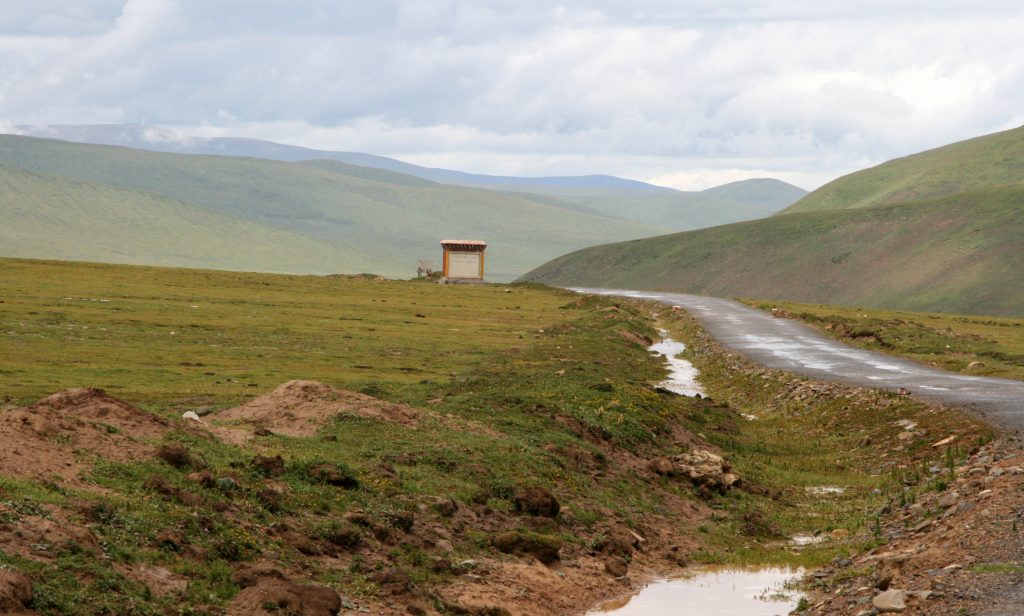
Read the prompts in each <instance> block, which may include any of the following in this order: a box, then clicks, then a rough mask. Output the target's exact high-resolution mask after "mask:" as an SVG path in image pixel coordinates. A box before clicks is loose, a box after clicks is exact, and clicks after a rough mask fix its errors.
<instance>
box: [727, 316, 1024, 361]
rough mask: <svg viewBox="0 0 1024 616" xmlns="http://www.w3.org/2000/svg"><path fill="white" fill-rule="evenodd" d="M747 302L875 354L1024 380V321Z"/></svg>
mask: <svg viewBox="0 0 1024 616" xmlns="http://www.w3.org/2000/svg"><path fill="white" fill-rule="evenodd" d="M746 303H748V304H750V305H751V306H754V307H756V308H760V309H762V310H768V311H770V310H771V309H772V308H778V309H781V310H782V311H784V312H783V315H784V316H786V317H790V318H796V319H799V320H801V321H803V322H805V323H807V324H809V325H811V326H813V327H815V328H816V329H818V330H819V331H821V332H822V333H824V334H825V335H828V336H831V337H832V338H835V339H837V340H842V341H843V342H846V343H848V344H852V345H854V346H858V347H860V348H863V349H870V350H872V351H881V352H883V353H889V354H891V355H898V356H900V357H907V358H909V359H913V360H915V361H918V362H921V363H923V364H927V365H929V366H933V367H936V368H942V369H944V370H951V371H954V372H963V373H965V374H973V375H980V376H995V377H1001V378H1005V379H1017V380H1024V320H1022V319H1008V318H1002V317H979V316H974V315H955V314H941V313H925V312H902V311H895V310H879V309H877V308H860V307H858V308H850V307H843V306H826V305H817V304H796V303H792V302H764V301H756V300H746Z"/></svg>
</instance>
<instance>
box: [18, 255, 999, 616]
mask: <svg viewBox="0 0 1024 616" xmlns="http://www.w3.org/2000/svg"><path fill="white" fill-rule="evenodd" d="M0 301H2V303H0V326H2V328H0V331H2V336H0V357H3V358H4V359H3V363H2V364H0V396H3V398H2V400H3V408H4V409H5V411H3V412H14V408H15V407H16V406H18V405H22V404H25V403H28V402H31V401H33V400H35V399H38V398H41V397H43V396H46V395H49V394H51V393H54V392H56V391H58V390H60V389H62V388H67V387H83V386H89V387H101V388H104V389H105V390H107V391H108V392H109V393H111V394H112V395H115V396H117V397H119V398H122V399H124V400H127V401H130V402H132V403H135V404H137V405H139V406H140V407H141V408H142V409H143V410H144V411H145V412H147V413H151V414H153V415H155V416H157V417H160V418H163V419H164V420H166V421H167V422H169V423H168V425H169V428H168V431H167V433H166V434H165V436H164V437H163V438H162V439H157V440H150V441H145V442H144V444H146V445H149V446H152V447H153V448H154V449H155V448H157V447H159V446H161V445H178V446H181V447H184V448H185V449H186V450H187V451H188V452H189V456H190V459H191V461H190V462H188V463H187V464H185V465H184V466H183V467H175V466H172V465H170V464H168V463H166V462H164V461H163V460H161V459H158V458H157V457H153V458H140V459H135V460H130V461H123V460H122V461H117V460H114V459H110V458H107V457H105V456H104V455H102V452H95V451H88V450H84V449H73V452H74V456H75V460H76V463H77V464H81V465H82V466H83V468H84V469H85V470H84V471H83V479H82V481H83V483H82V484H81V485H76V486H69V485H66V484H64V483H62V482H61V481H59V480H57V479H54V480H44V481H36V480H29V479H25V478H22V477H17V476H6V475H5V476H3V477H2V478H0V488H2V493H0V494H2V498H0V510H2V512H3V516H4V520H5V522H6V523H7V524H11V525H13V526H12V527H14V528H21V526H19V525H30V524H38V523H40V520H48V519H61V520H66V521H67V522H66V524H70V525H72V526H75V525H77V526H81V527H85V528H88V529H89V532H90V533H92V534H93V535H94V536H95V537H96V541H97V544H98V546H100V548H99V549H100V552H94V551H91V550H89V549H85V548H83V546H82V545H80V544H77V543H75V542H70V543H65V544H62V545H42V544H40V545H37V546H35V547H33V548H32V550H34V551H30V552H25V551H23V550H18V549H14V548H8V547H0V563H2V564H3V565H4V566H6V567H10V568H13V569H17V570H20V571H23V572H25V573H26V574H27V575H29V576H30V577H31V578H32V579H33V581H34V583H35V595H34V597H35V598H34V599H33V604H32V606H33V608H34V609H36V610H37V611H39V612H40V613H43V614H108V613H118V614H156V613H163V612H164V611H165V610H167V609H172V608H173V609H176V610H178V611H181V612H182V613H195V614H198V613H210V612H217V611H218V610H221V609H223V607H224V606H225V605H226V604H227V603H228V602H230V600H231V599H232V597H233V596H234V595H235V594H236V593H238V592H239V590H240V589H239V586H238V585H237V582H236V581H235V580H233V578H232V575H233V572H234V571H235V570H236V569H237V568H238V567H240V566H242V565H244V564H245V563H252V562H255V561H257V560H259V559H260V558H263V557H264V555H266V554H271V553H272V554H274V555H275V557H276V558H277V559H278V565H279V566H281V567H282V568H284V569H285V570H288V571H292V572H299V571H301V572H302V573H301V575H302V579H304V580H307V581H315V582H319V583H322V584H327V585H330V586H331V587H333V588H335V589H337V590H338V591H339V592H340V593H342V595H343V596H344V597H345V600H346V601H349V602H350V603H351V604H353V605H359V606H368V607H367V609H371V610H372V609H373V608H374V606H379V605H382V604H383V603H386V602H388V601H393V599H392V598H389V597H391V595H388V594H387V592H388V591H387V590H386V589H385V588H384V586H383V582H382V581H381V578H380V577H379V574H380V573H381V572H382V571H388V570H391V569H395V568H398V569H401V570H402V571H404V572H406V574H407V575H409V576H410V579H411V580H412V582H413V584H414V585H415V587H416V588H418V589H421V590H420V591H421V592H423V593H425V595H424V596H426V597H433V598H432V599H430V600H431V601H432V602H434V605H435V607H436V608H438V609H441V610H449V611H450V609H449V607H446V606H445V604H444V603H443V602H441V601H440V600H439V599H437V598H436V597H437V595H435V594H433V591H434V590H436V589H441V588H444V587H445V585H447V584H450V583H452V582H453V581H454V580H455V579H456V578H457V577H458V576H459V575H461V574H462V573H465V572H464V571H461V570H459V569H458V568H457V567H456V568H452V567H450V566H449V567H441V568H438V566H437V562H438V561H437V559H438V558H441V559H443V560H444V561H445V562H449V563H458V562H462V561H463V560H465V559H474V560H481V559H482V560H483V561H487V560H488V559H509V558H514V557H511V556H505V555H502V554H500V553H498V552H497V551H496V550H495V548H494V547H492V543H493V538H494V534H495V533H496V532H498V531H509V532H517V533H525V535H524V536H530V537H539V539H538V541H540V540H542V541H544V542H553V543H554V544H558V543H560V544H561V545H562V554H563V557H564V558H566V559H576V558H583V557H586V555H587V554H592V553H595V552H596V551H597V550H599V549H601V548H600V546H602V545H604V544H605V542H606V540H607V537H608V536H609V533H612V532H614V530H615V529H618V528H629V529H633V530H635V531H636V532H639V533H642V534H648V535H649V536H650V537H651V543H650V544H649V545H648V546H647V547H646V548H645V550H646V551H645V554H647V556H646V557H649V558H658V556H657V555H659V554H662V553H663V551H664V550H667V549H668V546H669V544H670V543H671V542H674V541H679V542H680V543H681V544H682V545H686V546H689V547H688V548H686V554H685V555H683V556H684V559H683V560H684V561H686V562H708V563H789V564H796V565H805V566H809V565H816V564H820V563H823V562H826V561H828V560H830V559H832V558H833V557H835V556H836V555H837V554H845V553H848V552H849V551H850V550H851V549H863V548H864V547H865V546H871V545H874V544H875V542H876V541H877V537H876V536H875V535H874V534H873V532H872V524H873V522H874V518H873V513H872V512H874V511H876V510H877V507H878V506H880V505H881V504H882V503H883V502H884V501H885V500H886V499H887V498H895V497H896V495H897V494H903V486H902V482H901V481H900V480H899V477H898V476H897V475H896V474H894V470H893V469H894V468H895V467H896V466H899V465H902V466H903V467H904V470H902V471H900V472H911V471H907V470H906V469H907V468H910V469H914V468H917V467H918V466H919V465H923V464H930V463H935V462H936V461H941V460H940V459H939V458H938V456H942V455H955V456H959V455H961V453H962V452H960V451H959V450H956V451H951V452H948V453H947V452H935V451H933V450H932V448H931V447H930V445H929V442H928V441H927V439H923V440H920V442H917V441H915V442H911V443H907V444H906V445H907V447H906V449H903V448H901V450H900V451H898V452H897V451H892V452H890V451H887V450H885V451H881V450H875V449H872V448H859V449H858V447H859V445H858V444H859V443H862V442H863V441H864V439H865V438H866V437H867V438H870V439H871V440H872V442H874V443H885V442H887V439H890V438H891V437H892V436H893V434H894V433H895V431H896V430H897V429H898V428H896V427H895V426H894V425H893V421H894V420H895V419H897V418H904V417H910V418H913V419H916V420H918V421H919V422H920V423H921V425H922V426H923V427H925V428H927V429H928V431H929V433H939V432H945V431H947V430H951V429H954V427H955V429H956V430H958V433H959V434H961V441H960V442H963V443H965V444H969V443H971V442H973V439H976V438H985V436H986V434H987V432H986V430H985V429H984V428H982V427H980V426H977V425H976V424H973V423H971V422H969V421H968V422H965V420H964V419H963V418H962V417H959V416H956V415H954V414H951V413H948V412H931V411H930V410H929V409H928V408H927V407H924V406H923V405H921V404H918V403H916V402H912V401H909V400H893V399H891V398H890V396H889V395H888V394H884V393H882V392H862V393H856V392H846V391H844V392H843V393H842V395H816V396H813V397H807V398H803V397H797V396H795V395H792V394H793V391H794V390H793V388H794V387H797V388H806V387H808V386H809V384H808V383H806V382H803V381H802V380H800V379H795V378H794V377H792V376H790V375H786V374H783V373H774V372H771V373H766V372H764V371H762V370H760V369H758V368H756V367H755V366H752V365H749V364H746V363H745V362H742V361H740V360H739V359H737V358H735V357H733V356H731V355H729V354H727V353H724V352H723V351H722V350H721V349H719V348H717V347H716V346H715V345H714V343H713V342H712V341H710V340H708V339H707V338H706V337H705V336H704V334H703V333H702V332H701V331H700V328H699V327H698V326H697V325H696V323H695V322H694V321H692V320H691V319H689V318H688V317H686V316H685V315H674V314H669V311H665V310H663V308H661V307H659V306H656V305H653V304H645V303H637V302H625V301H615V300H613V299H611V298H587V297H582V296H578V295H574V294H571V293H567V292H564V291H560V290H554V289H550V288H546V287H542V286H539V285H482V286H441V285H436V284H432V283H426V282H414V281H392V280H383V279H378V278H374V277H363V276H359V277H331V276H326V277H313V276H287V275H270V274H252V273H233V272H220V271H203V270H178V269H162V268H151V267H133V266H113V265H103V264H89V263H68V262H52V261H28V260H3V261H0ZM656 327H663V328H666V329H668V330H669V331H670V332H671V333H672V335H673V336H674V337H676V338H678V339H681V340H684V341H686V342H687V344H688V345H689V349H688V351H687V355H688V357H689V358H690V359H691V360H692V361H693V362H694V363H695V365H696V366H697V367H698V368H699V369H700V370H701V373H702V377H701V378H702V383H703V384H704V386H705V388H706V389H707V391H708V393H709V395H710V397H709V398H705V399H694V398H685V397H679V396H674V395H668V394H664V393H660V392H658V391H657V390H656V389H655V387H654V386H655V385H656V384H657V383H658V382H659V381H660V380H661V379H662V378H664V375H665V371H664V367H663V364H662V360H661V358H660V357H657V356H652V355H651V354H649V353H648V352H647V351H646V349H645V348H644V345H642V344H638V343H637V342H636V340H638V339H640V338H641V337H642V336H649V337H653V336H656V333H655V328H656ZM295 378H302V379H313V380H319V381H322V382H324V383H326V384H329V385H333V386H337V387H342V388H346V389H352V390H356V391H358V392H362V393H365V394H369V395H372V396H375V397H378V398H382V399H384V400H386V401H389V402H394V403H401V404H407V405H410V406H412V407H415V408H416V409H419V412H420V413H421V415H420V420H419V423H418V425H417V426H415V427H414V428H410V427H405V426H402V425H399V424H395V423H391V422H387V421H382V420H377V419H372V418H365V417H359V416H355V415H349V414H344V413H342V414H339V415H337V416H336V417H333V418H331V419H330V420H329V421H328V422H327V423H326V424H324V425H323V426H322V427H321V428H320V430H319V431H318V433H317V434H316V435H315V436H311V437H288V436H283V435H278V434H273V433H269V434H264V435H261V436H256V437H254V438H253V439H252V440H251V441H249V442H248V443H247V444H245V445H241V446H239V445H231V444H228V443H224V442H221V441H220V440H218V439H216V438H213V437H212V436H209V435H206V434H205V433H204V432H203V431H201V430H200V431H197V430H196V429H194V427H191V426H192V424H190V423H189V422H188V420H183V419H180V415H181V413H182V412H184V411H186V410H194V409H197V408H200V407H204V406H207V407H213V409H214V411H213V412H212V414H210V415H206V416H205V417H204V419H205V420H206V421H208V422H213V423H214V424H217V422H218V419H217V412H216V409H221V408H225V407H229V406H233V405H236V404H238V403H240V402H243V401H246V400H248V399H250V398H254V397H256V396H258V395H262V394H265V393H268V392H270V391H271V390H273V389H274V388H275V387H276V386H277V385H279V384H281V383H283V382H285V381H287V380H289V379H295ZM748 414H749V415H755V416H756V417H757V419H756V420H748V419H746V418H745V416H744V415H748ZM0 417H2V415H0ZM61 438H62V437H58V440H57V441H55V443H56V444H57V445H60V446H67V447H68V448H73V447H74V444H73V442H65V440H60V439H61ZM708 444H710V445H711V446H713V447H715V448H717V449H718V450H719V451H721V452H722V453H723V455H725V456H726V457H727V458H728V459H729V460H730V461H731V462H732V463H733V464H734V466H735V468H736V470H737V472H739V473H740V474H741V476H742V477H743V478H744V484H743V485H744V487H743V488H742V489H734V490H731V491H729V492H727V493H725V494H717V493H702V492H701V491H700V490H698V489H695V487H694V486H693V485H691V484H690V482H689V481H687V480H685V479H668V478H662V477H658V476H656V475H654V474H653V472H651V471H650V470H648V468H647V461H648V460H650V459H651V458H654V457H657V456H662V455H672V454H677V453H683V452H685V451H688V450H690V449H691V448H695V447H701V446H703V447H706V446H708ZM836 451H854V452H856V453H855V454H854V455H844V456H841V457H837V456H835V455H834V452H836ZM881 453H884V454H885V455H884V456H882V455H881ZM255 455H263V456H276V455H280V456H281V457H282V459H283V460H284V470H283V474H281V475H280V476H278V477H276V478H271V477H267V476H266V475H265V474H264V473H263V472H262V471H261V470H260V469H259V468H258V467H255V466H253V464H252V461H253V457H254V456H255ZM324 463H328V464H331V465H333V468H335V469H337V472H339V473H342V474H344V475H345V476H346V477H350V478H352V479H353V480H354V482H357V483H358V485H349V486H348V487H346V488H344V489H341V488H338V487H335V486H332V485H328V484H325V483H324V482H323V481H322V480H318V479H317V478H316V476H315V475H313V474H311V471H310V469H313V468H315V467H316V466H317V465H321V464H324ZM197 471H203V472H206V473H209V474H210V476H211V478H212V479H213V480H212V481H211V482H207V483H206V484H202V483H197V482H196V480H195V479H194V473H195V472H197ZM154 476H159V477H162V478H163V481H164V482H165V483H160V482H159V481H158V482H157V483H156V484H154V482H153V477H154ZM523 485H533V486H541V487H544V488H547V489H550V490H551V491H552V492H553V493H554V494H555V495H556V496H557V498H558V500H559V501H560V503H561V505H562V511H561V513H559V514H558V516H557V517H556V518H554V519H552V520H539V521H538V520H531V519H526V518H524V517H523V516H520V515H517V514H516V512H515V508H514V505H513V495H514V494H515V490H516V488H517V487H519V486H523ZM154 486H155V487H154ZM268 486H278V488H275V489H281V490H282V492H281V494H282V495H281V496H280V498H279V499H277V500H274V501H268V500H267V498H266V491H267V489H268ZM815 486H842V487H844V488H845V489H846V491H845V492H844V493H843V494H841V495H837V496H830V497H825V498H822V497H820V496H817V495H815V494H813V493H811V492H808V490H807V489H806V488H808V487H815ZM876 489H877V490H880V492H875V490H876ZM445 499H453V501H454V503H455V507H456V508H457V510H458V511H473V512H474V514H473V516H470V517H466V516H463V517H461V518H459V517H458V516H456V518H449V517H445V515H444V514H443V513H438V510H437V509H435V506H436V505H437V504H438V503H439V502H441V501H444V500H445ZM353 515H354V516H355V517H352V516H353ZM460 515H461V514H460ZM410 516H411V517H410ZM412 519H414V520H415V523H414V524H413V525H412V526H411V528H410V527H409V522H408V521H409V520H412ZM454 519H460V520H462V522H461V523H459V524H456V523H455V522H453V520H454ZM352 520H356V521H355V522H353V521H352ZM474 520H476V521H474ZM437 528H442V529H445V532H446V533H448V536H449V537H450V539H449V540H448V541H449V542H450V544H451V549H450V551H447V552H442V551H440V549H439V548H432V547H430V546H431V545H435V542H436V540H437V537H434V535H432V534H430V533H434V532H437V531H436V530H435V529H437ZM282 529H284V530H282ZM652 529H658V531H657V533H652V532H651V531H652ZM836 529H843V532H845V533H848V534H849V537H848V538H846V537H845V536H844V538H842V539H840V540H835V541H826V542H824V543H821V544H819V545H817V546H813V547H810V548H807V549H803V550H796V549H793V548H792V547H791V546H790V545H789V544H788V543H787V538H788V537H789V536H790V535H792V534H794V533H797V532H812V533H813V532H818V533H826V534H827V533H829V532H830V531H832V530H836ZM169 530H171V531H173V532H174V533H176V534H174V535H173V541H170V540H169V539H168V535H167V534H166V533H167V532H168V531H169ZM339 537H343V538H344V540H345V541H351V542H356V543H357V544H358V546H359V547H358V548H352V547H351V546H349V547H345V548H344V549H340V553H339V555H338V556H337V557H332V558H336V559H335V560H324V559H323V558H316V559H311V558H310V556H309V555H308V552H309V550H310V548H309V547H308V545H309V543H310V542H313V543H314V544H316V545H323V544H325V542H328V541H331V540H335V541H341V539H338V538H339ZM655 537H661V538H660V539H655ZM427 539H430V541H429V542H428V541H427ZM169 541H170V542H169ZM346 545H348V544H346ZM182 546H185V547H182ZM303 550H305V551H303ZM673 558H675V557H673ZM673 562H674V561H673ZM331 563H333V564H331ZM660 566H661V567H663V568H671V566H676V567H677V566H678V565H671V566H670V565H669V564H668V561H666V562H664V563H663V564H662V565H660ZM152 567H158V568H161V569H165V570H167V571H169V572H170V575H172V576H173V577H174V578H175V579H179V580H182V583H183V589H182V591H181V592H180V594H179V595H176V596H162V595H156V594H153V593H152V592H151V591H150V590H149V589H148V587H147V586H146V585H145V584H143V583H142V582H140V581H139V580H138V579H137V578H136V577H133V575H132V572H133V571H136V570H139V569H140V568H152ZM293 574H294V575H298V574H297V573H293ZM420 591H418V592H420ZM382 602H383V603H382ZM581 607H585V606H581Z"/></svg>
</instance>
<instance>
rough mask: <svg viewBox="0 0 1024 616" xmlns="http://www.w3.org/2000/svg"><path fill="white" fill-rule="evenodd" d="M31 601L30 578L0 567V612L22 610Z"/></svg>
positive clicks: (8, 612)
mask: <svg viewBox="0 0 1024 616" xmlns="http://www.w3.org/2000/svg"><path fill="white" fill-rule="evenodd" d="M31 602H32V580H30V579H28V577H27V576H25V575H23V574H21V573H18V572H17V571H10V570H8V569H0V613H3V614H17V613H21V612H24V611H25V610H26V609H27V607H28V604H29V603H31Z"/></svg>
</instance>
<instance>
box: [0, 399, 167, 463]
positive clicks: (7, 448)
mask: <svg viewBox="0 0 1024 616" xmlns="http://www.w3.org/2000/svg"><path fill="white" fill-rule="evenodd" d="M169 429H170V422H169V421H167V420H166V419H163V418H161V417H157V416H155V415H151V414H150V413H147V412H146V411H143V410H142V409H140V408H137V407H135V406H132V405H131V404H128V403H127V402H125V401H123V400H118V399H117V398H115V397H113V396H110V395H108V394H107V393H106V392H104V391H103V390H102V389H93V388H78V389H66V390H64V391H61V392H58V393H56V394H53V395H52V396H49V397H46V398H43V399H42V400H40V401H38V402H35V403H34V404H30V405H29V406H25V407H22V408H16V409H11V410H7V411H4V412H3V413H0V468H3V469H4V472H5V473H8V474H11V475H20V476H24V477H32V478H36V479H41V480H58V481H64V482H70V483H78V482H79V481H80V477H79V473H80V472H81V471H82V469H83V464H82V462H81V461H80V460H79V458H78V457H76V455H75V451H76V450H81V451H86V452H89V453H90V454H93V455H97V456H100V457H103V458H109V459H112V460H118V461H129V460H132V459H138V458H139V457H146V456H149V455H151V454H152V450H153V447H152V446H150V445H147V444H146V443H144V442H142V441H143V440H144V439H160V438H162V437H163V435H164V434H165V433H166V432H167V431H168V430H169Z"/></svg>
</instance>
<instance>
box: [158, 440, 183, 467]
mask: <svg viewBox="0 0 1024 616" xmlns="http://www.w3.org/2000/svg"><path fill="white" fill-rule="evenodd" d="M156 457H158V458H160V459H161V460H163V461H164V462H166V463H168V464H170V465H171V466H173V467H174V468H185V467H186V466H192V454H190V453H189V451H188V449H185V448H184V447H182V446H181V445H161V446H160V449H158V450H157V451H156Z"/></svg>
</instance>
